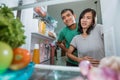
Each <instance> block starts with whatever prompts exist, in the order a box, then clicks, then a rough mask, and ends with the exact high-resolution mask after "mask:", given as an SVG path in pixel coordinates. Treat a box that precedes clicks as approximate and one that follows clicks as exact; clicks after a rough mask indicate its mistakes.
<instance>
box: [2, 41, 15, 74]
mask: <svg viewBox="0 0 120 80" xmlns="http://www.w3.org/2000/svg"><path fill="white" fill-rule="evenodd" d="M12 60H13V50H12V48H11V47H10V46H9V45H8V44H6V43H4V42H1V41H0V74H2V73H4V72H5V71H6V70H7V69H8V67H9V66H10V64H11V63H12Z"/></svg>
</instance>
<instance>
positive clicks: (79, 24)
mask: <svg viewBox="0 0 120 80" xmlns="http://www.w3.org/2000/svg"><path fill="white" fill-rule="evenodd" d="M88 12H91V13H92V20H93V23H92V25H91V26H90V27H89V28H88V29H87V32H86V33H87V34H90V31H91V30H92V29H93V28H94V24H95V17H96V11H95V10H94V9H91V8H87V9H85V10H84V11H83V12H82V13H81V14H80V16H79V22H78V32H80V33H81V34H82V33H83V29H82V26H81V19H82V18H83V16H84V15H85V14H86V13H88Z"/></svg>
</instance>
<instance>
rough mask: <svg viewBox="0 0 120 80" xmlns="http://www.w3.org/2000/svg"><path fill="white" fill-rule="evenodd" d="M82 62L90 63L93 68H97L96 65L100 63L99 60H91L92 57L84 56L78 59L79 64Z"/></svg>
mask: <svg viewBox="0 0 120 80" xmlns="http://www.w3.org/2000/svg"><path fill="white" fill-rule="evenodd" d="M83 60H88V61H90V63H91V64H92V65H93V66H94V67H96V66H98V64H99V62H100V61H99V60H97V59H94V58H92V57H90V56H85V57H82V58H79V62H81V61H83Z"/></svg>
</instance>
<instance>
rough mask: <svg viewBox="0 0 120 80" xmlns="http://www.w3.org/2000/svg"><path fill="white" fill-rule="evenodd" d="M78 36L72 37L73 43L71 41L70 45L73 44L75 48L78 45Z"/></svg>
mask: <svg viewBox="0 0 120 80" xmlns="http://www.w3.org/2000/svg"><path fill="white" fill-rule="evenodd" d="M76 38H77V37H76V36H75V37H74V38H73V39H72V41H71V43H70V45H71V46H73V47H74V48H76V47H77V44H76Z"/></svg>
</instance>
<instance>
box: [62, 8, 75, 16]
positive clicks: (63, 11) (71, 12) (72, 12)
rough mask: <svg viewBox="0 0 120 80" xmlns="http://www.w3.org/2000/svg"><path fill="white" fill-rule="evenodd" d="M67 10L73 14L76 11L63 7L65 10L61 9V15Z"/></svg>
mask: <svg viewBox="0 0 120 80" xmlns="http://www.w3.org/2000/svg"><path fill="white" fill-rule="evenodd" d="M66 11H70V12H71V13H72V14H74V12H73V10H72V9H63V10H62V11H61V15H62V14H63V13H65V12H66Z"/></svg>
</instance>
